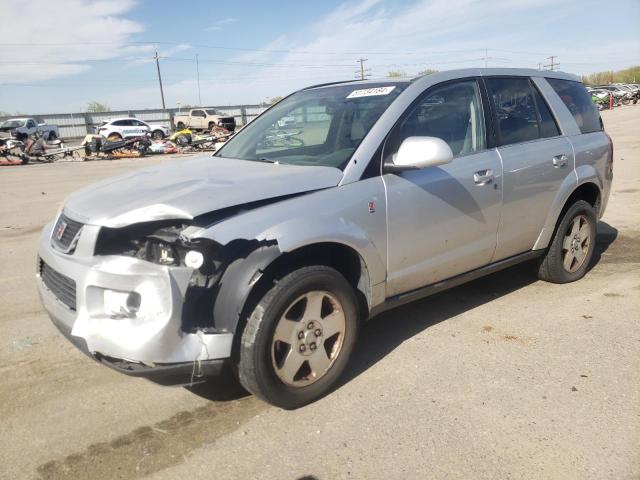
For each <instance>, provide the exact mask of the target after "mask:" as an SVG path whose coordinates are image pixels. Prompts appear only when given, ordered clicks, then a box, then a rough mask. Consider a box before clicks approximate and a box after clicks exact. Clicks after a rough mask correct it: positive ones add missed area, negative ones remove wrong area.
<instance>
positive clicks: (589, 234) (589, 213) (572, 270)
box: [538, 200, 598, 283]
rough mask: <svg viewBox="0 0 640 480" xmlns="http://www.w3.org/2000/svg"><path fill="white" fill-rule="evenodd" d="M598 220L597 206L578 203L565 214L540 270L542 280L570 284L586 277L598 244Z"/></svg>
mask: <svg viewBox="0 0 640 480" xmlns="http://www.w3.org/2000/svg"><path fill="white" fill-rule="evenodd" d="M597 222H598V220H597V217H596V213H595V211H594V209H593V207H592V206H591V205H590V204H589V203H587V202H585V201H584V200H578V201H577V202H576V203H574V204H573V205H571V207H569V209H568V210H567V212H566V213H565V214H564V217H563V218H562V221H561V222H560V224H559V225H558V228H557V229H556V232H555V234H554V236H553V240H552V241H551V245H550V246H549V249H548V250H547V253H546V254H545V256H544V257H543V258H542V260H541V262H540V266H539V268H538V278H540V279H541V280H545V281H547V282H552V283H568V282H575V281H576V280H579V279H581V278H582V277H584V275H585V273H587V269H588V268H589V264H590V263H591V258H592V257H593V251H594V248H595V244H596V225H597Z"/></svg>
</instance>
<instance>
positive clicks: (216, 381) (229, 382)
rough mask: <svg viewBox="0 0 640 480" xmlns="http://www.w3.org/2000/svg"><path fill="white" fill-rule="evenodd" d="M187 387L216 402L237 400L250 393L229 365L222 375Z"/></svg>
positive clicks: (192, 391)
mask: <svg viewBox="0 0 640 480" xmlns="http://www.w3.org/2000/svg"><path fill="white" fill-rule="evenodd" d="M186 389H187V390H189V391H190V392H191V393H195V394H196V395H198V396H199V397H202V398H206V399H207V400H212V401H215V402H228V401H229V400H237V399H239V398H243V397H246V396H248V395H250V394H249V392H247V391H246V390H245V389H244V388H243V387H242V385H240V382H239V381H238V379H237V378H236V376H235V375H234V373H233V371H232V370H231V367H229V366H225V368H224V369H223V370H222V372H221V373H220V375H218V376H216V377H212V378H210V379H208V380H207V381H206V382H204V383H198V384H196V385H193V386H191V387H186Z"/></svg>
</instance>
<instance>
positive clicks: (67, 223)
mask: <svg viewBox="0 0 640 480" xmlns="http://www.w3.org/2000/svg"><path fill="white" fill-rule="evenodd" d="M81 228H82V223H80V222H76V221H75V220H71V219H70V218H69V217H67V216H65V215H64V214H61V215H60V217H59V218H58V221H57V222H56V225H55V227H53V232H52V234H51V240H52V241H53V244H54V245H55V246H57V247H58V248H59V249H60V250H62V251H63V252H69V251H71V250H72V249H73V247H74V245H73V241H74V240H75V239H76V237H77V236H78V233H79V232H80V229H81Z"/></svg>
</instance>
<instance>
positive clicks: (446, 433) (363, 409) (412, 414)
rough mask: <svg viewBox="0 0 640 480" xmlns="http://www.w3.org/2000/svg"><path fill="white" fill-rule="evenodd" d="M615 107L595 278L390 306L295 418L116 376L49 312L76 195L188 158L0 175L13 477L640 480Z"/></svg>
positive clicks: (625, 170) (621, 128) (623, 173)
mask: <svg viewBox="0 0 640 480" xmlns="http://www.w3.org/2000/svg"><path fill="white" fill-rule="evenodd" d="M603 118H604V121H605V124H606V127H607V130H608V132H609V133H610V134H611V136H612V137H613V139H614V143H615V166H614V175H615V179H614V189H613V194H612V196H611V199H610V202H609V207H608V210H607V212H606V215H605V217H604V219H603V221H602V222H601V223H600V225H599V228H598V230H599V235H598V247H597V255H596V257H597V261H596V262H595V265H594V267H593V269H592V270H591V272H590V273H588V275H587V277H586V278H585V279H583V280H581V281H579V282H576V283H573V284H569V285H552V284H547V283H543V282H539V281H536V280H535V278H534V276H533V275H532V273H531V269H530V266H528V265H523V266H519V267H516V268H513V269H510V270H508V271H504V272H500V273H498V274H495V275H492V276H489V277H486V278H484V279H481V280H479V281H476V282H473V283H471V284H468V285H465V286H462V287H458V288H456V289H454V290H451V291H448V292H445V293H443V294H439V295H437V296H434V297H431V298H428V299H425V300H423V301H420V302H417V303H415V304H412V305H408V306H406V307H402V308H399V309H396V310H394V311H390V312H387V313H385V314H383V315H382V316H380V317H378V318H376V319H374V320H373V321H372V322H370V323H369V324H368V325H367V326H366V328H364V329H363V336H362V338H361V341H360V343H359V346H358V349H357V352H356V355H355V359H354V360H355V361H354V364H353V366H352V368H351V369H350V370H349V371H348V375H347V378H346V379H345V382H344V384H343V385H342V387H341V388H339V389H338V390H337V391H335V392H334V393H333V394H332V395H330V396H329V397H327V398H325V399H323V400H321V401H319V402H317V403H315V404H313V405H310V406H308V407H306V408H303V409H300V410H298V411H295V412H286V411H281V410H278V409H276V408H273V407H270V406H268V405H265V404H263V403H261V402H260V401H258V400H256V399H254V398H253V397H249V396H243V393H242V391H241V390H240V389H239V388H238V387H237V385H236V384H235V382H234V381H233V379H232V378H222V379H220V380H218V381H217V382H216V383H214V384H211V385H207V386H206V387H199V388H197V389H194V390H193V391H189V390H187V389H183V388H167V387H160V386H156V385H154V384H152V383H150V382H147V381H145V380H140V379H133V378H129V377H126V376H122V375H119V374H117V373H115V372H113V371H111V370H109V369H108V368H104V367H101V366H99V365H97V364H96V363H93V362H91V361H90V360H89V359H87V358H86V357H84V356H83V355H82V354H81V353H80V352H78V351H76V350H75V349H74V348H73V347H72V346H71V345H70V344H69V343H68V342H67V341H66V340H64V339H63V338H62V336H61V335H59V334H58V332H57V331H56V329H55V328H54V327H53V326H52V325H51V324H50V322H49V320H48V317H47V316H46V314H45V313H44V311H43V310H42V308H41V307H40V303H39V301H38V297H37V292H36V286H35V281H34V270H35V256H36V243H37V237H38V233H39V231H40V230H41V228H42V227H43V226H44V224H45V223H46V222H48V221H49V220H51V219H52V218H53V216H54V215H55V213H56V211H57V209H58V208H59V206H60V204H61V202H62V200H63V199H64V197H65V196H66V195H67V194H69V193H70V192H71V191H73V190H76V189H77V188H79V187H81V186H83V185H86V184H88V183H91V182H94V181H97V180H99V179H102V178H105V177H108V176H112V175H115V174H118V173H122V172H125V171H129V170H131V169H134V168H136V167H140V166H146V165H152V164H158V163H164V162H172V161H173V162H180V161H184V159H180V158H172V157H167V158H158V157H155V158H151V159H136V160H119V161H113V162H108V161H105V162H87V163H66V164H65V163H59V164H49V165H33V166H19V167H4V168H0V200H1V202H0V242H1V244H2V247H3V248H2V249H1V250H0V286H1V289H0V305H1V306H2V307H1V309H0V375H1V378H2V381H1V382H0V465H2V467H0V478H6V479H21V478H47V479H48V478H92V479H93V478H123V479H128V478H137V477H146V476H150V477H152V478H158V479H175V478H216V479H226V478H242V479H253V478H271V479H279V480H280V479H300V478H315V479H322V480H324V479H336V478H385V479H393V478H420V479H426V478H429V479H435V478H465V479H471V478H472V479H480V478H492V479H495V478H500V479H505V478H535V479H545V478H554V479H573V478H576V479H615V480H622V479H632V478H633V479H638V478H640V275H639V272H640V269H639V267H640V215H639V213H638V212H640V136H639V135H638V127H639V126H640V107H639V106H629V107H621V108H617V109H615V110H614V111H611V112H609V111H606V112H604V113H603Z"/></svg>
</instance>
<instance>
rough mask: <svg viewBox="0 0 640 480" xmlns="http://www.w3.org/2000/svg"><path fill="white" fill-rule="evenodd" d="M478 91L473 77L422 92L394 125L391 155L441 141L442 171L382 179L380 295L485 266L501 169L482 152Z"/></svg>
mask: <svg viewBox="0 0 640 480" xmlns="http://www.w3.org/2000/svg"><path fill="white" fill-rule="evenodd" d="M484 103H486V98H485V102H483V101H482V95H481V89H480V85H479V83H478V81H477V80H476V79H474V78H469V79H461V80H456V81H452V82H447V83H444V84H439V85H436V86H434V87H431V88H429V89H428V90H427V91H426V92H425V93H424V94H423V95H422V97H421V98H419V99H418V100H417V101H416V103H415V104H414V105H413V106H411V107H409V109H408V110H407V112H406V114H405V116H404V118H402V119H401V120H400V121H399V123H398V124H397V125H396V127H394V129H393V131H392V132H391V134H390V137H389V139H388V140H387V142H386V145H385V149H384V157H385V159H387V158H389V157H392V156H393V155H394V154H395V153H396V152H397V150H398V148H399V146H400V144H401V143H402V141H403V140H404V139H406V138H408V137H413V136H431V137H438V138H441V139H443V140H444V141H445V142H447V144H448V145H449V146H450V147H451V150H452V152H453V154H454V158H453V161H452V162H451V163H449V164H447V165H441V166H438V167H429V168H424V169H419V170H408V171H404V172H401V173H387V174H385V175H383V177H382V178H383V180H384V182H385V187H386V192H387V231H388V234H387V236H388V240H387V241H388V256H387V262H388V264H387V271H388V274H387V296H393V295H397V294H400V293H403V292H407V291H410V290H414V289H416V288H419V287H422V286H424V285H428V284H431V283H434V282H437V281H439V280H443V279H445V278H449V277H452V276H455V275H457V274H460V273H464V272H467V271H469V270H473V269H475V268H478V267H481V266H483V265H486V264H487V263H489V261H490V260H491V257H492V256H493V252H494V250H495V246H496V232H497V229H498V221H499V218H500V201H501V190H500V186H501V184H502V181H501V174H502V172H501V165H500V157H499V156H498V153H497V151H496V149H495V148H488V147H489V146H488V144H487V136H486V134H485V132H486V130H487V129H486V126H487V125H486V122H485V116H484V114H483V104H484Z"/></svg>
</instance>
